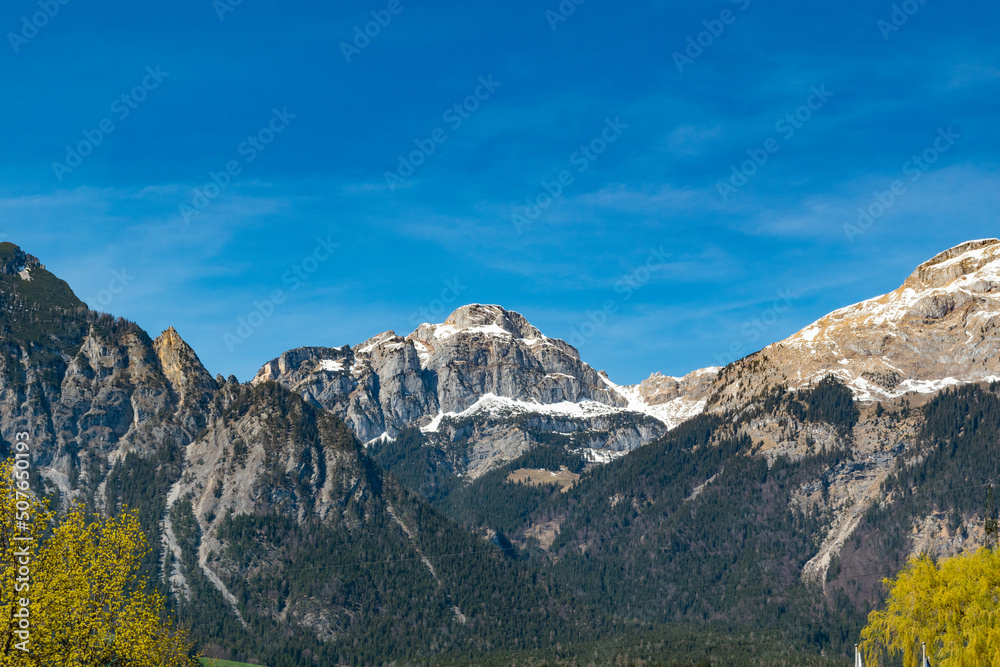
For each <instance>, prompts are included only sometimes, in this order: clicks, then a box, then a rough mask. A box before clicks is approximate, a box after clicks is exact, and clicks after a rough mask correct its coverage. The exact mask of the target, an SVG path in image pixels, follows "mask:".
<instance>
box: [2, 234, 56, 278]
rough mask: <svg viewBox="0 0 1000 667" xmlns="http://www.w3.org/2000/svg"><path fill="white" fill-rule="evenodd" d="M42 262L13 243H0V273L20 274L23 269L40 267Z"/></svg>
mask: <svg viewBox="0 0 1000 667" xmlns="http://www.w3.org/2000/svg"><path fill="white" fill-rule="evenodd" d="M42 268H45V267H44V266H42V263H41V262H40V261H38V258H37V257H35V256H34V255H29V254H28V253H26V252H24V251H23V250H21V249H20V248H19V247H18V246H16V245H14V244H13V243H8V242H4V243H0V274H4V275H8V276H14V275H20V274H22V273H23V272H24V270H25V269H28V270H29V271H30V270H31V269H42Z"/></svg>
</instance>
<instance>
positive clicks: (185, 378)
mask: <svg viewBox="0 0 1000 667" xmlns="http://www.w3.org/2000/svg"><path fill="white" fill-rule="evenodd" d="M153 350H154V351H155V352H156V356H157V357H158V358H159V360H160V366H161V367H162V370H163V374H164V375H165V376H166V378H167V380H168V381H169V382H170V384H171V385H173V387H174V390H175V391H176V392H177V394H178V395H179V396H180V397H181V401H182V402H184V401H185V400H187V399H188V397H189V396H191V397H195V396H197V397H199V398H200V397H201V396H202V394H204V393H205V392H212V391H214V390H215V389H216V387H217V385H216V381H215V380H214V379H212V376H211V375H210V374H209V372H208V371H207V370H205V367H204V366H203V365H202V363H201V360H200V359H198V355H197V354H195V351H194V350H193V349H191V346H190V345H188V344H187V343H185V342H184V339H183V338H181V337H180V334H178V333H177V330H176V329H174V328H173V327H169V328H168V329H167V330H166V331H164V332H163V333H161V334H160V335H159V336H157V338H156V340H154V341H153Z"/></svg>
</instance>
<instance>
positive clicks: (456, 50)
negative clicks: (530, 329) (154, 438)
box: [0, 0, 1000, 383]
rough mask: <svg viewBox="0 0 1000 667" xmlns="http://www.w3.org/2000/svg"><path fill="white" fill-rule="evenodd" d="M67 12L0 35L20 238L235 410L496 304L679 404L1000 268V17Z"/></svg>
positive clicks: (6, 137) (552, 0)
mask: <svg viewBox="0 0 1000 667" xmlns="http://www.w3.org/2000/svg"><path fill="white" fill-rule="evenodd" d="M64 2H65V4H60V3H59V0H41V2H39V0H12V1H11V2H7V3H5V5H4V7H3V9H2V10H0V30H2V32H3V33H4V35H5V39H4V40H3V43H2V44H0V88H2V90H3V103H2V105H0V119H2V121H3V123H2V126H0V127H2V129H0V132H2V134H3V143H2V145H3V157H4V159H3V160H2V161H0V235H6V237H5V240H9V241H13V242H15V243H17V244H18V245H20V246H21V247H23V248H24V249H25V250H26V251H28V252H30V253H32V254H34V255H37V256H38V257H40V258H41V259H42V261H43V262H45V263H46V264H47V266H48V268H49V269H50V270H53V271H54V272H55V273H57V274H58V275H59V276H61V277H63V278H64V279H66V280H67V281H68V282H69V283H70V284H71V286H72V287H73V288H74V290H75V291H76V292H77V294H78V295H79V296H80V297H81V298H82V299H84V300H85V301H87V302H88V303H89V304H90V305H91V306H92V307H95V308H98V309H100V310H105V311H108V312H112V313H114V314H116V315H122V316H125V317H127V318H129V319H132V320H134V321H136V322H138V323H139V324H140V325H142V326H143V327H144V328H146V329H147V330H148V331H149V332H150V334H151V335H153V336H155V335H156V334H158V333H159V332H160V331H162V330H163V329H165V328H166V327H168V326H170V325H173V326H175V327H176V328H177V329H178V331H179V332H180V333H181V335H182V336H183V337H184V338H185V339H186V340H187V341H188V342H189V343H190V344H191V345H192V346H193V347H194V348H195V349H196V351H197V352H198V353H199V355H200V356H201V358H202V360H203V361H204V363H205V365H206V366H207V367H208V369H209V370H210V371H211V372H213V373H222V374H224V375H228V374H230V373H235V374H236V375H237V377H238V378H239V379H240V380H247V379H249V378H250V377H251V376H252V375H253V374H254V373H255V372H256V370H257V368H259V367H260V366H261V365H262V364H263V363H264V362H266V361H267V360H268V359H271V358H273V357H274V356H277V355H278V354H280V353H281V352H282V351H284V350H286V349H289V348H292V347H296V346H299V345H330V346H338V345H341V344H344V343H351V344H354V343H358V342H361V341H362V340H364V339H365V338H367V337H369V336H371V335H374V334H376V333H378V332H380V331H383V330H387V329H394V330H396V331H397V333H401V334H405V333H408V332H410V331H411V330H412V329H413V328H414V324H415V323H418V322H419V321H424V320H433V321H441V320H443V319H444V317H445V316H446V315H447V313H448V312H450V311H451V310H452V309H454V308H455V307H457V306H459V305H461V304H463V303H469V302H482V303H499V304H502V305H504V306H505V307H507V308H510V309H512V310H517V311H519V312H521V313H523V314H524V315H525V316H526V317H527V318H528V319H529V320H530V321H531V322H532V323H534V324H535V325H536V326H538V327H539V328H541V329H542V330H543V331H544V332H545V333H546V334H547V335H549V336H555V337H561V338H566V339H568V340H570V341H571V342H573V343H574V344H577V345H578V347H579V348H580V350H581V354H582V356H583V358H584V359H585V360H587V361H588V362H590V363H591V364H592V365H593V366H595V367H597V368H604V369H606V370H607V371H608V372H609V374H610V376H611V378H612V379H613V380H615V381H617V382H621V383H626V382H636V381H639V380H641V379H642V378H644V377H646V376H648V375H649V374H650V373H651V372H653V371H661V372H664V373H668V374H674V375H676V374H682V373H685V372H687V371H689V370H692V369H695V368H699V367H703V366H707V365H717V364H719V363H721V362H726V361H731V360H732V359H733V358H735V356H737V355H743V354H747V353H749V352H752V351H754V350H756V349H759V348H761V347H763V346H764V345H766V344H768V343H770V342H773V341H775V340H779V339H781V338H784V337H786V336H787V335H789V334H791V333H793V332H794V331H796V330H798V329H800V328H801V327H803V326H805V325H807V324H809V323H810V322H811V321H813V320H815V319H816V318H818V317H820V316H822V315H823V314H825V313H826V312H828V311H830V310H832V309H834V308H837V307H840V306H843V305H847V304H849V303H853V302H856V301H859V300H862V299H865V298H868V297H871V296H874V295H877V294H881V293H884V292H887V291H890V290H892V289H895V288H896V287H897V286H898V285H899V284H900V283H901V282H902V280H903V279H905V277H906V276H907V275H908V274H909V273H910V272H911V271H912V269H913V268H914V267H915V266H916V265H917V264H918V263H919V262H921V261H923V260H925V259H927V258H929V257H931V256H932V255H934V254H936V253H937V252H939V251H941V250H944V249H946V248H948V247H951V246H953V245H956V244H957V243H960V242H962V241H964V240H968V239H974V238H983V237H993V236H998V235H1000V231H998V229H997V221H998V220H997V211H998V210H1000V174H998V163H1000V160H998V158H1000V132H998V131H997V129H996V126H995V123H996V119H997V118H1000V42H998V40H997V39H996V26H997V24H998V19H1000V8H998V7H997V5H996V3H987V2H971V1H962V0H958V1H957V2H951V3H947V2H944V0H925V1H924V2H923V4H921V3H920V2H919V0H908V2H907V3H898V4H897V5H896V7H897V8H898V9H894V7H893V3H892V2H884V3H883V2H870V1H869V2H857V1H851V0H847V1H844V2H838V3H799V2H787V1H784V0H777V1H772V2H768V3H765V2H762V1H761V0H736V1H732V0H718V1H716V2H693V3H680V2H663V1H651V0H648V1H636V2H632V3H627V4H625V5H623V4H622V3H611V2H607V1H606V0H585V1H584V2H582V3H581V4H579V5H577V4H575V2H573V0H565V1H564V2H563V3H562V4H560V2H558V0H549V1H548V2H545V1H540V2H521V1H518V0H511V1H509V2H504V3H490V4H489V5H484V4H482V3H468V2H452V1H447V0H433V1H432V0H394V1H393V2H390V1H389V0H384V1H383V0H371V1H368V0H365V1H356V0H346V1H344V2H338V3H319V2H303V3H284V4H280V3H278V2H273V1H268V0H243V1H242V2H240V3H239V4H232V3H233V0H219V1H217V2H214V3H213V2H212V1H211V0H197V1H190V0H178V1H176V2H172V3H158V4H155V5H154V4H150V3H130V4H128V5H127V6H122V5H121V4H120V3H107V2H84V1H83V0H64ZM577 2H579V0H577ZM46 12H47V14H46ZM373 12H374V13H373ZM373 21H376V22H375V23H372V22H373ZM379 21H380V22H381V23H379ZM880 22H881V23H880ZM39 26H40V27H39ZM366 29H367V31H368V33H369V34H370V35H374V36H364V32H365V30H366ZM359 33H360V35H362V36H358V35H359ZM699 42H700V44H699ZM678 54H679V55H678ZM123 96H124V97H123ZM455 105H459V107H458V109H456V108H455ZM789 114H791V117H790V118H788V115H789ZM107 130H110V131H107ZM935 142H936V145H935ZM925 152H926V155H925V156H924V157H923V158H921V157H920V156H922V155H924V154H925ZM83 153H87V154H86V155H83ZM914 156H917V157H918V158H919V159H920V162H916V163H915V162H913V161H912V158H913V157H914ZM931 158H933V159H931ZM401 159H402V160H403V161H404V163H406V164H403V165H401ZM754 159H756V160H757V162H756V163H755V162H753V160H754ZM924 159H927V160H928V161H927V162H925V161H924ZM748 161H749V162H748ZM55 163H58V164H55ZM410 167H412V174H411V173H410ZM734 167H735V168H736V170H737V171H740V170H742V171H743V172H744V174H741V175H740V176H743V178H740V176H734V175H733V168H734ZM227 168H228V169H230V170H231V171H230V173H227ZM392 172H394V173H395V177H388V178H387V173H392ZM751 172H752V173H751ZM213 174H214V177H215V181H217V182H218V183H222V184H223V185H224V186H225V187H218V186H217V185H215V183H213V176H212V175H213ZM746 174H749V175H746ZM404 176H405V178H404ZM731 177H732V180H729V179H730V178H731ZM560 179H562V182H561V183H560ZM744 179H745V180H744ZM894 182H896V186H897V192H898V193H899V194H893V193H892V187H893V183H894ZM726 183H728V186H727V185H726ZM206 189H207V195H211V196H205V195H206ZM549 192H551V193H554V194H555V196H554V197H553V196H551V195H550V194H549ZM199 193H200V195H201V198H199ZM876 193H879V194H876ZM879 199H881V200H882V201H881V203H880V202H879ZM883 204H884V206H883ZM529 205H530V206H536V207H537V210H534V209H531V208H529ZM859 208H861V209H865V210H868V211H870V212H871V213H873V214H875V215H873V217H872V218H871V219H870V221H868V222H865V223H864V225H863V227H864V228H862V227H859V226H857V221H858V218H859V212H858V209H859ZM845 226H847V227H846V228H845ZM115 272H118V274H117V275H118V276H120V277H116V273H115ZM276 291H280V292H279V293H277V294H276ZM274 296H278V297H279V298H278V299H277V302H275V303H270V304H269V303H268V301H269V300H271V299H272V297H274ZM255 311H257V312H263V313H264V314H265V315H266V316H265V315H252V313H254V312H255ZM240 318H243V320H244V321H246V322H247V324H246V325H245V326H242V327H241V319H240Z"/></svg>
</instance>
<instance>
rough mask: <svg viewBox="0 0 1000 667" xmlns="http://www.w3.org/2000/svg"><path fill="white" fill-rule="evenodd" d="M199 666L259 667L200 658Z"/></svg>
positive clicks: (257, 666)
mask: <svg viewBox="0 0 1000 667" xmlns="http://www.w3.org/2000/svg"><path fill="white" fill-rule="evenodd" d="M201 664H203V665H205V667H260V665H248V664H247V663H245V662H233V661H232V660H217V659H215V658H202V659H201Z"/></svg>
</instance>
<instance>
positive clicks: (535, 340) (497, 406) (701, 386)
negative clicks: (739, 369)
mask: <svg viewBox="0 0 1000 667" xmlns="http://www.w3.org/2000/svg"><path fill="white" fill-rule="evenodd" d="M715 370H716V369H707V370H705V371H698V372H696V373H694V374H692V375H690V376H688V377H687V378H683V379H675V378H666V377H664V376H661V375H655V376H653V377H652V378H650V379H649V380H647V381H646V382H644V383H643V384H641V385H637V386H635V387H622V386H618V385H616V384H614V383H613V382H611V381H610V380H609V379H608V377H607V375H606V374H604V373H603V372H602V373H598V372H597V371H595V370H594V369H593V368H591V367H590V366H589V365H587V364H586V363H585V362H583V361H582V360H581V359H580V355H579V353H578V352H577V350H576V349H575V348H573V347H572V346H571V345H569V344H568V343H566V342H565V341H562V340H559V339H555V338H548V337H546V336H545V335H544V334H542V333H541V332H540V331H539V330H538V329H536V328H535V327H534V326H532V325H531V324H530V323H529V322H528V321H527V320H526V319H525V318H524V317H523V316H522V315H520V314H519V313H516V312H512V311H508V310H505V309H503V308H501V307H499V306H488V305H480V304H472V305H468V306H463V307H462V308H459V309H458V310H456V311H455V312H453V313H452V314H451V315H450V316H449V317H448V318H447V319H446V320H445V321H444V322H443V323H441V324H422V325H420V326H419V327H418V328H417V329H416V331H414V332H413V333H411V334H409V335H408V336H405V337H402V336H398V335H396V333H395V332H393V331H387V332H385V333H382V334H379V335H377V336H375V337H373V338H370V339H368V340H367V341H365V342H363V343H361V344H360V345H356V346H354V347H350V346H343V347H339V348H318V347H311V348H298V349H295V350H291V351H289V352H286V353H285V354H283V355H281V356H280V357H278V358H277V359H274V360H272V361H270V362H268V363H267V364H265V365H264V366H263V368H261V370H260V372H258V373H257V376H256V377H255V378H254V380H253V382H254V383H255V384H257V383H261V382H266V381H270V380H273V381H277V382H279V383H280V384H282V385H283V386H285V387H287V388H289V389H291V390H292V391H295V392H297V393H299V394H301V395H302V396H303V397H304V398H306V400H308V401H310V402H313V403H314V404H316V405H318V406H320V407H323V408H325V409H327V410H330V411H331V412H333V413H334V414H336V415H338V416H340V417H341V418H342V419H344V421H346V422H347V424H348V425H349V426H350V427H351V429H352V430H353V431H354V433H355V434H357V436H358V437H359V438H360V439H361V440H362V441H363V442H369V443H373V444H374V443H375V441H376V440H378V439H385V438H395V437H396V436H397V435H398V434H399V432H400V431H401V430H402V429H405V428H408V427H419V428H421V430H422V431H423V432H424V433H425V434H428V435H430V436H432V437H433V438H435V439H436V440H438V441H440V442H442V443H445V444H448V443H451V444H455V443H458V442H460V441H461V442H467V441H468V442H470V443H472V444H471V446H472V451H470V453H469V454H468V458H467V462H466V466H464V467H462V468H461V469H460V472H461V473H462V474H470V475H471V476H473V477H475V476H478V475H479V474H481V473H483V472H485V471H486V470H488V469H490V468H491V467H493V466H495V465H497V464H498V463H501V462H503V461H509V460H511V459H512V458H515V457H517V456H518V455H520V454H521V453H523V452H524V451H526V450H527V449H529V448H530V447H531V446H532V445H533V444H534V443H536V442H537V441H538V437H539V434H540V433H557V434H561V435H565V436H567V437H568V438H570V439H571V440H572V441H573V445H574V446H576V447H577V448H580V449H585V450H587V451H588V452H590V455H591V456H593V457H595V460H600V459H602V458H607V457H610V456H614V455H615V454H620V453H624V452H627V451H629V450H631V449H634V448H635V447H638V446H640V445H642V444H645V443H646V442H649V441H651V440H653V439H655V438H657V437H659V436H660V435H662V434H663V433H664V432H666V430H667V429H669V428H671V427H672V426H674V425H676V424H677V423H680V421H683V420H684V419H685V418H687V417H688V416H690V415H691V414H694V413H697V412H698V411H699V410H700V408H701V406H702V405H703V404H704V399H705V397H706V396H707V394H708V389H709V385H710V379H711V378H712V377H713V376H714V372H715Z"/></svg>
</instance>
